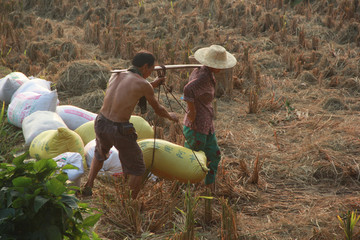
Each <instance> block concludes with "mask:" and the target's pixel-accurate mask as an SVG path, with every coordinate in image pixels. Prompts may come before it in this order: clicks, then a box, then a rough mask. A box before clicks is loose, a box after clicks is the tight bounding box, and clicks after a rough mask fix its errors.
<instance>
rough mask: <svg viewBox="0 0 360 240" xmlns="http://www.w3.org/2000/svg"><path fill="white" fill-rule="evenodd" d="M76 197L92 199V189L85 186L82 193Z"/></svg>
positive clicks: (79, 192)
mask: <svg viewBox="0 0 360 240" xmlns="http://www.w3.org/2000/svg"><path fill="white" fill-rule="evenodd" d="M76 195H77V196H82V197H90V196H92V188H91V187H89V186H84V187H82V188H81V190H80V191H78V192H77V194H76Z"/></svg>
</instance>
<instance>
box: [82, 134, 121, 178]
mask: <svg viewBox="0 0 360 240" xmlns="http://www.w3.org/2000/svg"><path fill="white" fill-rule="evenodd" d="M95 146H96V142H95V139H94V140H92V141H90V142H89V143H88V144H86V146H85V148H84V153H85V159H86V164H87V165H88V167H90V166H91V162H92V160H93V157H94V154H95ZM100 171H105V172H107V173H110V174H114V173H122V167H121V163H120V159H119V152H118V150H117V149H116V148H115V147H112V148H111V149H110V152H109V158H107V159H106V160H105V161H104V165H103V167H102V169H101V170H100Z"/></svg>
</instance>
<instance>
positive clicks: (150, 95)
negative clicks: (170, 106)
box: [145, 85, 179, 122]
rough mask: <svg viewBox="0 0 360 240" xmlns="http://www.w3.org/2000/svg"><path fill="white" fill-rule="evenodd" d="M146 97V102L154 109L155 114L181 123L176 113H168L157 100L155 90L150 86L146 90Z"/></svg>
mask: <svg viewBox="0 0 360 240" xmlns="http://www.w3.org/2000/svg"><path fill="white" fill-rule="evenodd" d="M145 97H146V100H147V101H148V102H149V104H150V105H151V107H152V108H153V109H154V111H155V113H156V114H157V115H159V116H160V117H164V118H167V119H169V120H171V121H174V122H177V121H179V119H178V117H177V116H176V113H173V112H170V113H169V112H168V111H167V110H166V109H165V108H164V107H163V106H162V105H160V103H159V102H158V101H157V100H156V98H155V94H154V89H153V88H152V86H151V85H148V86H147V87H146V90H145Z"/></svg>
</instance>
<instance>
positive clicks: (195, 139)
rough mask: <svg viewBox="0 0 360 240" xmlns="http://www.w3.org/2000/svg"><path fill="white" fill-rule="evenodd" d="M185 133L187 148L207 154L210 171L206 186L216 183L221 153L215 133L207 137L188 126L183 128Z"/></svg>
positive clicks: (206, 178)
mask: <svg viewBox="0 0 360 240" xmlns="http://www.w3.org/2000/svg"><path fill="white" fill-rule="evenodd" d="M183 132H184V135H185V144H184V146H185V147H186V148H190V149H192V150H194V151H200V150H201V151H203V152H205V155H206V158H207V165H208V168H209V169H210V170H209V172H208V173H207V175H206V177H205V184H206V185H207V184H211V183H214V182H215V176H216V173H217V169H218V165H219V162H220V160H221V153H220V149H219V146H218V144H217V139H216V136H215V133H213V134H208V135H206V134H202V133H199V132H196V131H194V130H192V129H191V128H189V127H186V126H184V128H183Z"/></svg>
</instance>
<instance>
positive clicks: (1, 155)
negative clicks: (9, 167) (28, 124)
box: [0, 102, 22, 162]
mask: <svg viewBox="0 0 360 240" xmlns="http://www.w3.org/2000/svg"><path fill="white" fill-rule="evenodd" d="M5 118H6V111H5V102H2V107H1V109H0V139H1V141H0V161H2V162H5V161H6V160H10V161H11V159H12V158H13V157H12V155H13V152H12V151H14V152H16V151H17V150H18V149H16V148H15V147H14V146H15V145H16V143H17V142H18V141H19V139H21V138H22V131H21V129H17V128H15V127H14V126H12V125H11V124H8V123H7V121H6V120H5Z"/></svg>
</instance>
